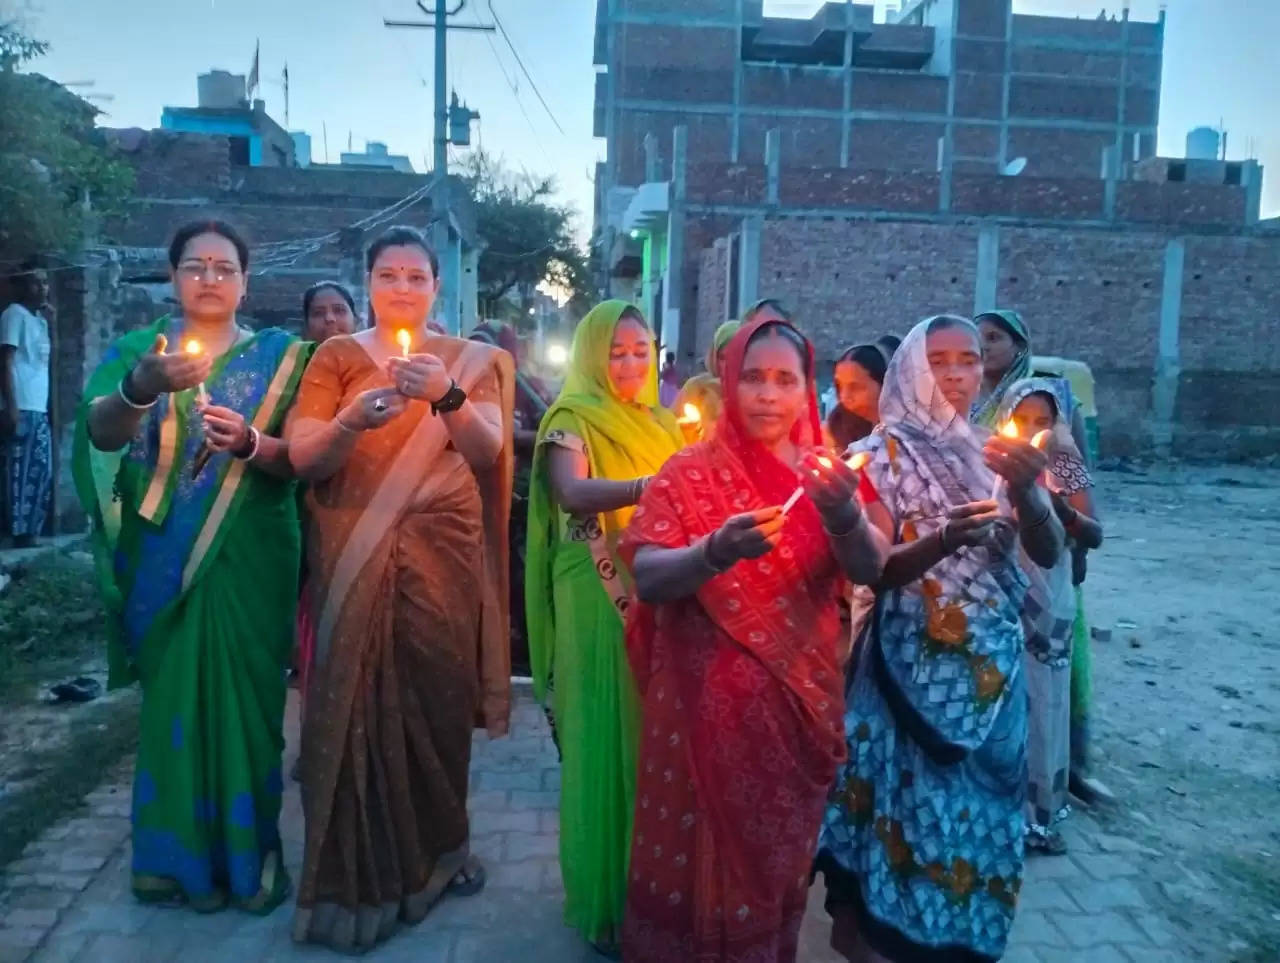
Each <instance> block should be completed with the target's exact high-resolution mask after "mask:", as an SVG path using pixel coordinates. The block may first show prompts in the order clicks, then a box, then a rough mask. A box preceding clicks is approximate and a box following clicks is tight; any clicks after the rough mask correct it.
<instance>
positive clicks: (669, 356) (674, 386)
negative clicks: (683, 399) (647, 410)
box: [658, 351, 680, 408]
mask: <svg viewBox="0 0 1280 963" xmlns="http://www.w3.org/2000/svg"><path fill="white" fill-rule="evenodd" d="M679 393H680V371H679V370H678V369H677V368H676V353H675V352H674V351H668V352H667V353H666V354H665V355H664V359H663V362H662V373H661V375H659V377H658V403H659V404H660V405H662V407H664V408H670V407H671V406H672V405H674V404H675V402H676V395H678V394H679Z"/></svg>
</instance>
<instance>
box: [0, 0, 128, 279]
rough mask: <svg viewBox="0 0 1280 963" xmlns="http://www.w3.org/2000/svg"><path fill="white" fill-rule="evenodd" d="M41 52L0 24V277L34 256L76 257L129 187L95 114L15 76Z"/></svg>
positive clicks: (14, 26)
mask: <svg viewBox="0 0 1280 963" xmlns="http://www.w3.org/2000/svg"><path fill="white" fill-rule="evenodd" d="M46 49H47V45H46V44H44V43H43V42H41V41H39V40H36V39H34V38H32V37H30V36H28V35H27V34H26V33H25V32H24V31H23V29H22V27H21V26H20V24H18V23H17V21H15V20H12V19H10V20H3V19H0V210H3V211H4V214H3V216H2V217H0V274H3V273H7V269H8V268H10V267H12V265H13V264H15V263H18V262H21V261H23V260H25V259H26V258H29V257H31V256H32V255H39V254H64V255H65V254H69V253H71V252H74V251H75V250H77V249H78V248H79V247H80V245H81V244H82V243H83V242H84V240H85V238H86V237H87V236H91V235H92V234H93V233H94V232H95V231H96V229H97V226H98V224H99V223H100V222H101V220H102V219H103V218H105V217H108V216H110V215H112V214H115V213H118V212H120V211H121V210H122V209H123V207H124V205H125V203H126V201H127V200H128V198H129V196H130V193H131V191H132V187H133V169H132V168H131V167H130V166H129V165H128V164H127V163H126V162H124V161H121V160H119V159H117V158H116V157H115V156H113V153H112V151H111V150H110V149H109V148H108V147H107V145H106V143H105V141H104V139H103V137H102V134H101V132H100V131H98V130H97V129H96V128H95V126H94V118H95V117H96V116H97V114H98V110H97V108H96V107H94V106H93V105H92V104H90V103H88V102H87V101H85V100H82V99H81V98H79V97H77V96H76V95H75V94H73V93H71V92H70V91H68V90H67V89H66V88H65V87H62V86H61V85H59V84H57V83H54V82H53V81H51V80H49V79H48V78H47V77H43V76H41V75H39V74H31V73H21V72H19V70H18V68H19V67H21V66H22V65H23V64H25V63H27V62H28V61H30V60H31V59H32V58H33V57H37V56H40V55H41V54H43V53H44V52H45V50H46Z"/></svg>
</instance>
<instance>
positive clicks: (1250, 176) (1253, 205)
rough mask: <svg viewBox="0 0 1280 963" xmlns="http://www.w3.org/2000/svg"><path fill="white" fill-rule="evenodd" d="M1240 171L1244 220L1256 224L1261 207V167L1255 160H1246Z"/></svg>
mask: <svg viewBox="0 0 1280 963" xmlns="http://www.w3.org/2000/svg"><path fill="white" fill-rule="evenodd" d="M1240 173H1241V178H1240V182H1241V183H1242V184H1243V185H1244V222H1245V223H1246V224H1257V223H1258V212H1259V210H1260V209H1261V207H1262V167H1261V165H1259V164H1258V162H1257V161H1246V162H1245V163H1244V165H1243V166H1242V167H1241V171H1240Z"/></svg>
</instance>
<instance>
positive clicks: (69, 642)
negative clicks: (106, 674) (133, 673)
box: [0, 553, 106, 701]
mask: <svg viewBox="0 0 1280 963" xmlns="http://www.w3.org/2000/svg"><path fill="white" fill-rule="evenodd" d="M11 574H12V575H13V576H14V580H13V584H11V585H10V586H9V587H8V589H6V590H5V592H4V594H3V595H0V700H3V701H10V698H11V697H12V696H13V694H14V693H15V691H16V690H18V689H21V688H24V687H26V686H30V685H32V684H34V683H40V682H44V681H47V680H50V679H54V678H57V676H58V674H59V673H60V672H61V671H63V670H68V671H74V670H75V669H77V668H78V667H79V664H80V663H81V662H83V660H85V659H86V658H89V657H92V656H102V655H105V653H106V640H105V638H104V636H103V622H104V619H105V612H104V610H103V607H102V600H101V599H100V598H99V595H98V587H97V585H96V583H95V581H94V576H93V567H92V565H91V564H90V563H88V562H86V561H82V560H81V559H79V558H73V557H71V556H68V555H63V554H59V553H49V554H46V555H41V556H38V557H37V558H35V559H34V560H32V561H31V562H29V563H27V564H26V565H24V566H22V567H20V568H18V569H16V570H15V571H13V572H12V573H11Z"/></svg>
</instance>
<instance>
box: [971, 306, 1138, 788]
mask: <svg viewBox="0 0 1280 963" xmlns="http://www.w3.org/2000/svg"><path fill="white" fill-rule="evenodd" d="M974 322H975V323H976V324H977V325H978V330H979V331H980V332H981V334H982V365H983V373H982V392H981V394H980V395H979V400H978V401H977V402H976V403H975V405H974V414H973V418H974V422H975V423H976V424H980V425H982V426H983V427H986V428H990V429H992V430H995V429H996V428H997V427H998V422H997V419H996V415H997V413H998V411H999V410H1000V405H1001V403H1002V402H1003V398H1004V394H1005V392H1006V391H1007V390H1008V389H1009V386H1010V385H1012V384H1014V383H1015V382H1017V381H1020V380H1022V379H1023V378H1026V377H1028V376H1034V377H1050V378H1055V377H1056V376H1055V375H1053V374H1052V373H1048V372H1037V371H1034V370H1033V360H1032V356H1031V334H1030V331H1029V330H1028V328H1027V325H1026V323H1025V322H1024V321H1023V320H1022V315H1020V314H1019V313H1018V312H1016V311H1004V310H999V311H988V312H985V313H983V314H979V315H978V316H977V317H976V318H974ZM1066 398H1067V402H1066V405H1067V407H1066V411H1065V412H1064V414H1063V417H1064V418H1065V420H1066V422H1067V424H1069V425H1070V426H1071V438H1072V441H1073V442H1074V444H1075V447H1076V450H1077V451H1079V452H1081V453H1082V454H1084V453H1087V452H1088V451H1089V440H1088V434H1087V431H1086V428H1085V422H1084V415H1083V413H1082V412H1081V410H1080V406H1079V405H1078V404H1077V403H1076V400H1075V397H1074V396H1073V395H1072V394H1071V391H1070V388H1069V387H1067V388H1066ZM1086 464H1087V458H1086ZM1071 551H1072V580H1073V582H1074V583H1075V586H1076V617H1075V628H1074V636H1075V641H1074V643H1073V644H1072V655H1071V731H1072V737H1071V745H1072V748H1071V757H1072V763H1071V791H1072V792H1073V793H1075V795H1076V796H1077V797H1078V798H1079V799H1082V800H1083V801H1084V802H1086V803H1108V802H1114V801H1115V796H1114V794H1113V793H1112V792H1111V790H1110V789H1109V788H1108V787H1107V786H1106V785H1105V784H1104V783H1102V782H1101V781H1100V780H1099V779H1097V778H1095V777H1094V776H1093V775H1092V774H1091V773H1090V767H1089V715H1090V706H1091V703H1092V701H1093V658H1092V639H1091V638H1090V633H1089V626H1088V622H1087V620H1086V618H1085V610H1084V588H1083V583H1084V578H1085V570H1086V566H1087V561H1086V559H1087V555H1088V549H1087V548H1086V547H1085V546H1084V545H1083V544H1082V543H1081V542H1079V541H1076V540H1073V544H1072V546H1071Z"/></svg>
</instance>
